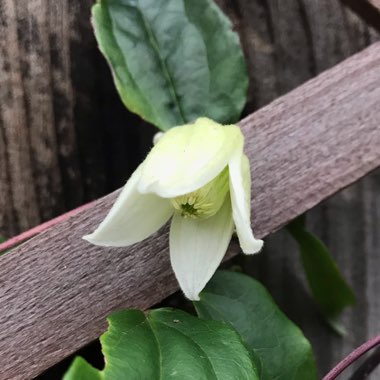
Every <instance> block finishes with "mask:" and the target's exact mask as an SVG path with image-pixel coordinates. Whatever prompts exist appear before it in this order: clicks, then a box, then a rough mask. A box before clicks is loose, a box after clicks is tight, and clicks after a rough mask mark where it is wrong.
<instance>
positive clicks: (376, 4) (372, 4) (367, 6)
mask: <svg viewBox="0 0 380 380" xmlns="http://www.w3.org/2000/svg"><path fill="white" fill-rule="evenodd" d="M341 1H342V2H343V4H345V5H347V6H348V7H350V8H351V9H352V10H353V11H354V12H356V13H357V14H358V15H359V16H360V17H361V18H363V20H364V21H365V22H366V23H367V24H369V25H371V26H372V27H374V28H375V29H377V30H378V31H380V0H341Z"/></svg>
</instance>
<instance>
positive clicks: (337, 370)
mask: <svg viewBox="0 0 380 380" xmlns="http://www.w3.org/2000/svg"><path fill="white" fill-rule="evenodd" d="M379 344H380V335H378V336H376V337H374V338H372V339H370V340H369V341H368V342H366V343H364V344H362V345H361V346H360V347H358V348H357V349H355V350H354V351H352V352H351V353H350V354H349V355H348V356H347V357H345V358H344V359H343V360H342V361H341V362H339V363H338V364H337V365H336V366H335V367H334V368H333V369H332V370H331V371H330V372H329V373H328V374H327V375H326V376H325V377H324V378H323V380H335V379H336V378H337V377H338V376H339V375H340V374H341V373H342V372H343V371H344V370H345V369H346V368H347V367H349V366H350V365H351V364H352V363H353V362H355V361H356V360H357V359H359V358H360V357H361V356H362V355H364V354H365V353H366V352H367V351H369V350H371V349H372V348H373V347H376V346H377V345H379Z"/></svg>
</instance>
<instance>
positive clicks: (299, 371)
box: [194, 271, 317, 380]
mask: <svg viewBox="0 0 380 380" xmlns="http://www.w3.org/2000/svg"><path fill="white" fill-rule="evenodd" d="M200 298H201V300H200V301H198V302H194V305H195V308H196V310H197V312H198V315H199V316H200V317H201V318H205V319H213V320H219V321H224V322H227V323H230V324H231V325H232V326H233V327H234V328H235V329H236V330H237V331H238V332H239V333H240V335H241V336H242V338H243V339H244V340H245V342H246V343H247V345H248V346H249V347H250V348H251V349H252V350H253V352H254V353H255V355H256V356H257V357H258V358H259V360H260V363H261V379H262V380H273V379H276V380H305V379H308V380H316V379H317V374H316V367H315V362H314V358H313V354H312V350H311V346H310V344H309V342H308V341H307V339H306V338H305V337H304V335H303V334H302V332H301V330H300V329H299V328H298V327H297V326H296V325H295V324H293V323H292V322H291V321H290V320H289V319H288V318H287V317H286V316H285V315H284V314H283V313H282V312H281V310H280V309H279V308H278V307H277V305H276V304H275V303H274V301H273V299H272V297H271V296H270V294H269V293H268V291H267V290H266V289H265V288H264V287H263V286H262V285H261V284H260V283H259V282H257V281H256V280H254V279H252V278H251V277H248V276H246V275H243V274H241V273H235V272H227V271H219V272H217V273H216V274H215V275H214V277H213V278H212V279H211V281H210V282H209V284H208V285H207V287H206V289H205V290H204V291H203V292H202V293H201V297H200Z"/></svg>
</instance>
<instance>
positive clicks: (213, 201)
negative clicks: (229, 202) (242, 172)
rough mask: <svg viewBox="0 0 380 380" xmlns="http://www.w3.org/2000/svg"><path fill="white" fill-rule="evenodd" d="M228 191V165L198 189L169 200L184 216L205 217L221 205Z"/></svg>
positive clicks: (211, 214)
mask: <svg viewBox="0 0 380 380" xmlns="http://www.w3.org/2000/svg"><path fill="white" fill-rule="evenodd" d="M228 191H229V175H228V167H226V168H225V169H224V170H223V171H222V172H221V173H220V174H219V175H218V176H217V177H215V178H214V179H213V180H212V181H210V182H209V183H207V184H206V185H204V186H203V187H201V188H200V189H198V190H195V191H193V192H191V193H188V194H184V195H180V196H178V197H175V198H173V199H172V200H171V203H172V205H173V206H174V208H175V209H176V210H177V211H178V212H180V213H181V215H182V216H183V217H184V218H193V219H207V218H209V217H210V216H213V215H215V214H216V213H217V212H218V211H219V209H220V208H221V207H222V205H223V202H224V199H225V198H226V195H227V193H228Z"/></svg>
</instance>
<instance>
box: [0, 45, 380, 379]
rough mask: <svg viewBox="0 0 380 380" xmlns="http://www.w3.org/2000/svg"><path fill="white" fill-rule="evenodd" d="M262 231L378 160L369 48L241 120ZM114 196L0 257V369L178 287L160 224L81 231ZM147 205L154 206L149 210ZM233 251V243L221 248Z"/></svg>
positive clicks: (16, 374) (379, 122)
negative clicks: (129, 242)
mask: <svg viewBox="0 0 380 380" xmlns="http://www.w3.org/2000/svg"><path fill="white" fill-rule="evenodd" d="M240 125H241V127H242V130H243V132H244V135H245V137H246V153H247V155H248V156H249V158H250V161H251V168H252V179H253V198H252V213H253V225H254V230H255V233H256V235H257V236H258V237H265V236H266V235H268V234H269V233H272V232H274V231H276V230H278V229H279V228H281V226H283V225H284V224H286V223H288V222H289V221H290V220H292V219H293V218H294V217H296V216H297V215H300V214H302V213H304V212H305V211H307V210H308V209H310V208H312V207H314V206H315V205H316V204H318V203H319V202H321V201H322V200H323V199H325V198H326V197H329V196H330V195H332V194H333V193H335V192H337V191H339V190H340V189H342V188H344V187H345V186H347V185H349V184H351V183H353V182H355V181H357V180H358V179H359V178H361V177H362V176H364V175H365V174H367V173H368V172H370V171H371V170H373V169H375V168H376V167H377V166H380V43H378V44H375V45H373V46H371V47H369V48H368V49H366V50H364V51H363V52H361V53H359V54H357V55H355V56H353V57H351V58H349V59H348V60H346V61H345V62H343V63H341V64H339V65H337V66H336V67H334V68H333V69H331V70H329V71H327V72H325V73H323V74H321V75H320V76H318V77H317V78H315V79H313V80H311V81H309V82H308V83H306V84H304V85H302V86H301V87H299V88H297V89H296V90H294V91H292V92H291V93H289V94H288V95H286V96H283V97H281V98H279V99H278V100H276V101H275V102H273V103H271V104H270V105H268V106H266V107H265V108H263V109H261V110H260V111H258V112H256V113H254V114H252V115H251V116H249V117H247V118H246V119H244V120H243V121H242V122H241V123H240ZM116 196H117V192H116V193H113V194H111V195H109V196H107V197H104V198H102V199H100V200H99V201H98V202H96V203H95V205H94V206H92V207H91V208H90V209H87V210H85V211H83V212H81V213H79V214H77V215H75V216H73V217H72V218H71V219H69V220H67V221H65V222H62V223H60V224H58V225H56V226H55V227H53V228H52V229H50V230H48V231H46V232H45V233H43V234H41V235H39V236H37V237H35V238H33V239H32V240H30V241H28V242H26V243H25V244H23V245H22V246H20V247H18V248H16V249H15V250H13V251H12V252H9V253H7V254H6V255H4V256H2V257H0V305H1V306H0V326H1V329H0V352H1V355H0V368H1V377H2V378H4V379H22V380H25V379H29V378H32V377H34V376H36V375H37V374H39V373H41V372H42V371H43V370H45V369H46V368H48V367H50V366H51V365H53V364H55V363H57V362H58V361H60V360H61V359H63V358H64V357H66V356H67V355H69V354H71V353H72V352H74V351H75V350H77V349H78V348H80V347H82V346H83V345H85V344H86V343H88V342H90V341H91V340H93V339H95V338H96V337H98V336H99V335H100V334H101V333H102V332H103V331H104V329H105V328H106V323H105V318H106V316H107V315H108V314H109V313H110V312H112V311H113V310H117V309H122V308H127V307H138V308H142V309H145V308H149V307H151V306H152V305H154V304H156V303H157V302H159V301H161V300H162V299H164V298H165V297H167V296H168V295H170V294H171V293H173V292H174V291H176V290H177V289H178V286H177V283H176V281H175V279H174V277H173V274H172V271H171V268H170V264H169V258H168V242H167V231H168V230H167V228H164V229H163V230H161V231H160V232H159V233H157V234H155V235H154V236H152V237H151V238H149V239H147V240H145V241H144V242H142V243H139V244H136V245H134V246H132V247H128V248H120V249H111V248H101V247H96V246H93V245H90V244H88V243H87V242H85V241H84V240H82V239H81V237H82V236H83V235H84V234H87V233H89V232H91V231H93V230H94V228H95V227H96V226H97V225H98V224H99V222H100V221H101V220H102V219H103V218H104V216H105V215H106V213H107V211H108V210H109V208H110V207H111V204H112V203H113V201H114V200H115V197H116ZM153 211H154V210H153ZM238 252H239V248H238V246H237V244H236V243H235V242H233V243H232V244H231V247H230V250H229V255H230V256H231V255H234V254H236V253H238Z"/></svg>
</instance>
